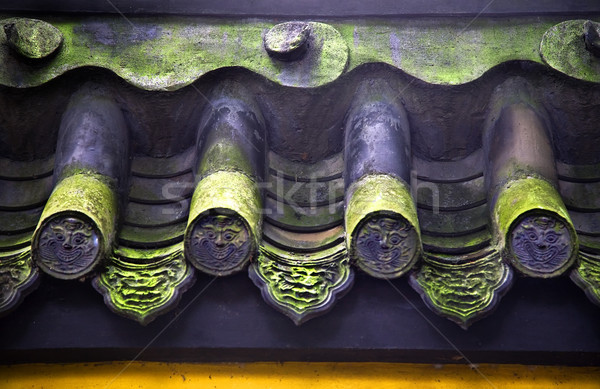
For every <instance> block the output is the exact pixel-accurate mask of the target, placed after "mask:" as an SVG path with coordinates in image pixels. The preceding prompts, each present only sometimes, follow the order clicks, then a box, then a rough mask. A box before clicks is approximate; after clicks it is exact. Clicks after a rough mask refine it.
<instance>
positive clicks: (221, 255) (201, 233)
mask: <svg viewBox="0 0 600 389" xmlns="http://www.w3.org/2000/svg"><path fill="white" fill-rule="evenodd" d="M190 243H191V244H190V251H191V253H190V254H191V256H192V260H193V261H195V262H196V263H197V264H198V265H199V267H200V268H201V269H202V270H204V271H206V272H209V273H211V274H218V275H225V274H230V272H232V271H233V270H236V269H238V268H239V267H240V266H242V264H243V263H244V262H245V261H246V260H248V259H250V253H251V246H252V245H251V242H250V233H249V232H248V229H247V228H246V225H245V224H244V221H243V220H242V219H241V218H240V217H239V216H237V215H233V214H232V215H208V216H205V217H203V218H202V219H200V220H199V221H198V223H196V226H195V227H194V230H193V232H192V235H191V242H190Z"/></svg>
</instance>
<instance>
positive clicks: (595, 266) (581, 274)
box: [571, 252, 600, 306]
mask: <svg viewBox="0 0 600 389" xmlns="http://www.w3.org/2000/svg"><path fill="white" fill-rule="evenodd" d="M571 280H573V282H575V284H577V286H579V287H580V288H581V289H583V291H584V292H585V294H586V295H587V296H588V298H589V299H590V301H592V302H593V303H594V304H596V305H598V306H600V256H599V255H597V254H592V253H584V252H579V263H578V265H577V267H576V268H575V269H573V271H572V272H571Z"/></svg>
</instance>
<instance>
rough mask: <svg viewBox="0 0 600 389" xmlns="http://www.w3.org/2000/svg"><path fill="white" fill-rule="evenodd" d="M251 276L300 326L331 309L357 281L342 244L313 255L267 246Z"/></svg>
mask: <svg viewBox="0 0 600 389" xmlns="http://www.w3.org/2000/svg"><path fill="white" fill-rule="evenodd" d="M249 275H250V278H251V279H252V281H253V282H254V284H255V285H256V286H257V287H258V288H260V289H261V293H262V296H263V298H264V299H265V301H266V302H267V303H268V304H269V305H271V306H272V307H274V308H275V309H277V310H279V311H281V312H283V313H284V314H285V315H287V316H288V317H289V318H290V319H292V320H293V321H294V323H296V324H297V325H300V324H302V323H304V322H305V321H307V320H309V319H311V318H314V317H316V316H319V315H321V314H323V313H325V312H327V311H329V310H330V309H331V308H332V307H333V304H335V302H336V301H337V299H339V298H340V297H341V296H343V294H344V293H345V292H347V291H348V290H349V289H350V287H351V286H352V284H353V281H354V273H353V272H352V269H351V268H350V264H349V260H348V256H347V253H346V250H345V248H344V247H343V246H340V245H338V246H336V247H334V248H331V249H327V250H323V251H319V252H315V253H312V254H299V253H293V252H290V251H280V250H278V249H277V248H275V247H273V246H270V245H263V246H262V247H261V249H260V256H259V258H258V260H257V261H256V262H255V263H253V264H252V266H251V267H250V269H249Z"/></svg>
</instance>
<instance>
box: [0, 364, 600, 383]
mask: <svg viewBox="0 0 600 389" xmlns="http://www.w3.org/2000/svg"><path fill="white" fill-rule="evenodd" d="M508 387H510V388H527V389H536V388H540V389H542V388H544V389H547V388H576V389H588V388H589V389H592V388H594V389H598V388H600V368H599V367H556V366H522V365H479V366H477V367H476V368H470V367H469V366H466V365H436V366H434V365H416V364H394V363H299V362H298V363H297V362H291V363H282V364H280V363H248V364H241V363H235V364H189V363H187V364H176V363H158V362H134V363H132V364H128V363H126V362H103V363H88V364H28V365H9V366H0V388H3V389H9V388H44V389H55V388H56V389H65V388H86V389H94V388H161V389H169V388H257V389H258V388H260V389H268V388H272V389H280V388H281V389H304V388H309V389H321V388H322V389H342V388H374V389H387V388H390V389H391V388H394V389H402V388H411V389H422V388H425V389H426V388H441V389H450V388H461V389H465V388H498V389H500V388H508Z"/></svg>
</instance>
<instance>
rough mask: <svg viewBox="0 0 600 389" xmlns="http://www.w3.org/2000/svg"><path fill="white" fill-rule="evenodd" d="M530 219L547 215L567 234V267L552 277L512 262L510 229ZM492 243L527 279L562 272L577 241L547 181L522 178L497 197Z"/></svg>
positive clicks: (574, 249) (514, 181)
mask: <svg viewBox="0 0 600 389" xmlns="http://www.w3.org/2000/svg"><path fill="white" fill-rule="evenodd" d="M531 215H547V216H550V217H552V218H555V219H557V220H560V221H562V222H563V223H564V224H565V226H566V227H567V230H568V231H569V235H570V241H571V245H572V254H571V257H570V258H569V259H568V260H567V261H566V264H565V265H564V266H562V267H561V268H560V269H558V270H556V271H555V272H553V273H547V274H537V273H532V271H530V270H529V269H527V268H525V267H524V266H523V265H521V263H520V262H519V261H518V260H516V259H515V258H513V256H512V255H511V254H508V253H510V252H511V250H510V248H509V247H508V246H509V242H510V237H511V236H512V231H513V229H514V228H515V227H516V226H517V225H518V224H519V223H520V221H521V220H522V219H523V218H525V217H527V216H531ZM493 222H494V227H495V239H496V242H497V243H498V245H499V247H500V249H501V250H502V251H504V252H506V253H507V255H508V256H509V257H510V259H511V261H512V262H513V265H514V266H516V267H517V268H518V269H519V270H521V271H522V272H524V273H525V274H528V275H530V276H536V277H553V276H556V275H559V274H561V273H562V272H564V271H565V270H566V269H567V268H568V267H569V266H570V265H571V264H572V263H573V262H574V261H575V259H576V257H577V254H578V248H579V239H578V237H577V234H576V232H575V228H574V227H573V223H572V222H571V218H570V217H569V214H568V212H567V209H566V207H565V205H564V203H563V201H562V199H561V197H560V194H559V193H558V192H557V191H556V189H554V187H553V186H552V185H551V184H550V183H549V182H548V181H546V180H543V179H541V178H533V177H531V178H521V179H516V180H512V181H508V183H507V184H505V185H504V186H503V187H502V188H501V189H500V192H499V194H498V198H497V201H496V204H495V205H494V211H493Z"/></svg>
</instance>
